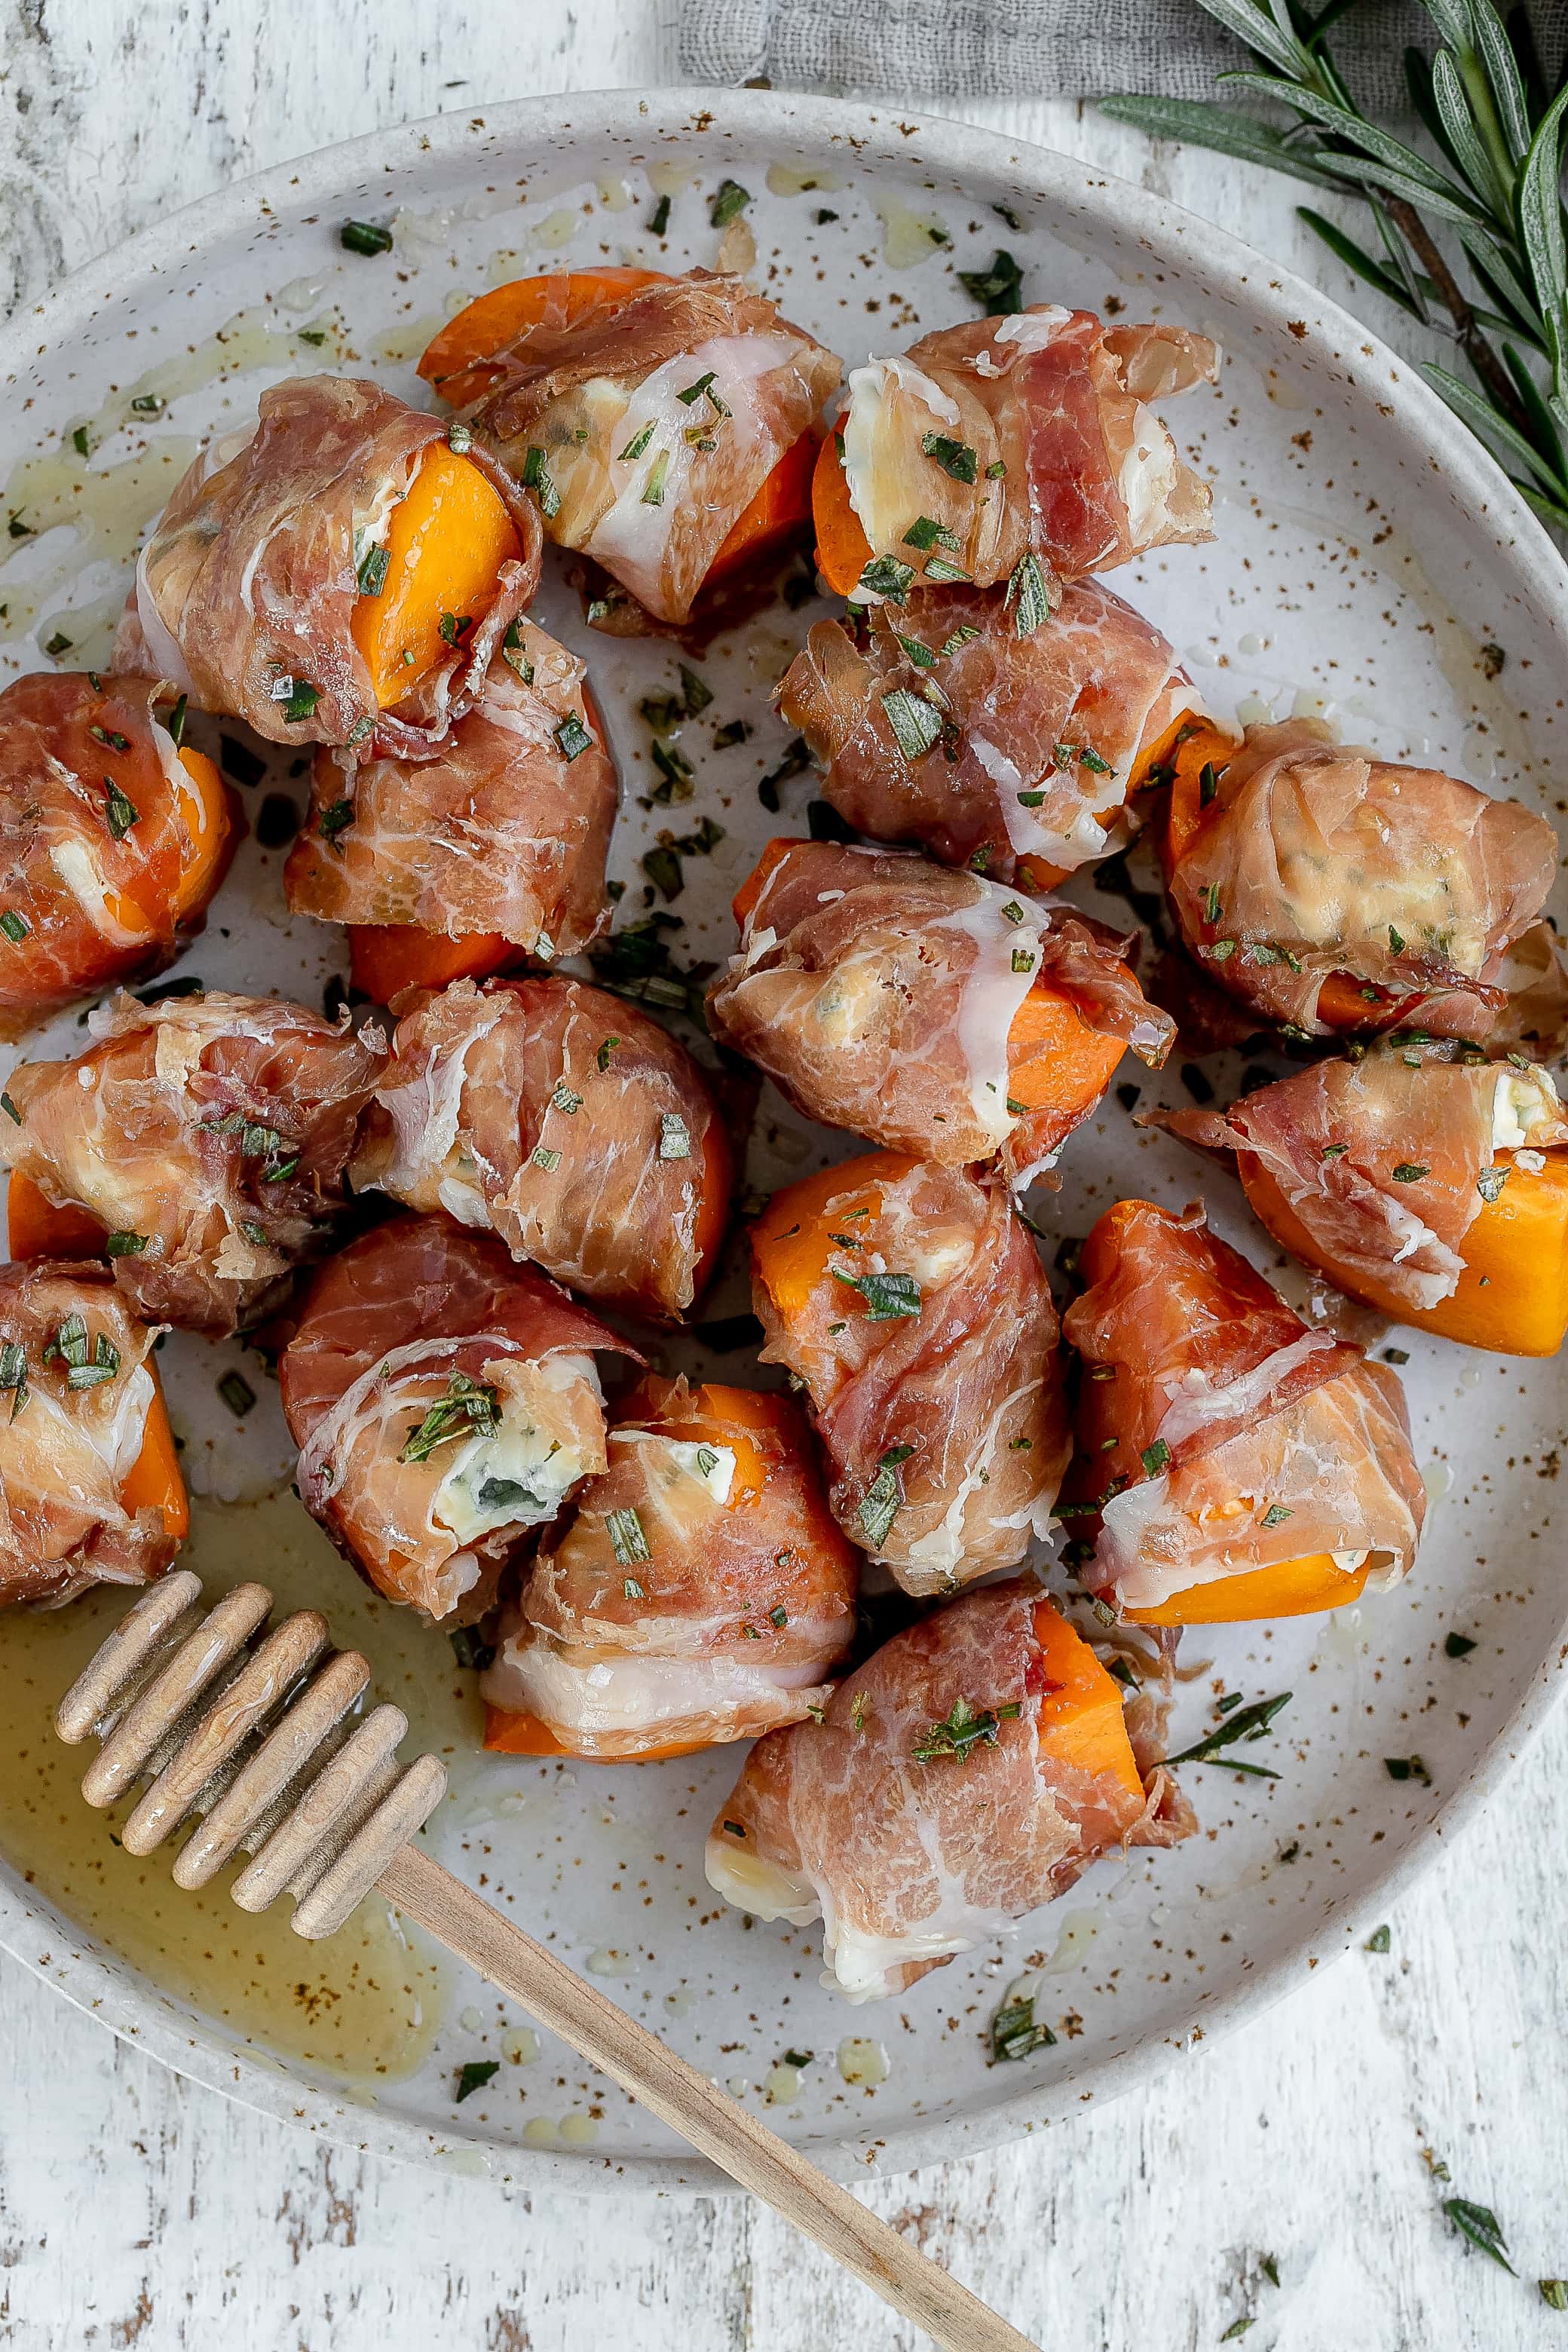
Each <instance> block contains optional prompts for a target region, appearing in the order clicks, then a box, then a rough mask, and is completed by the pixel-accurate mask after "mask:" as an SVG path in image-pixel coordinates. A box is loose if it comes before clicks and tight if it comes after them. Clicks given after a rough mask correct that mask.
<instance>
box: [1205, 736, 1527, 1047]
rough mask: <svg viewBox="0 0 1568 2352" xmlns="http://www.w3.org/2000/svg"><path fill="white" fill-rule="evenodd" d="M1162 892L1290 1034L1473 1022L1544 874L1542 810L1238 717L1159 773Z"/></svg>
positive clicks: (1471, 1030)
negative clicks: (1165, 807) (1230, 737)
mask: <svg viewBox="0 0 1568 2352" xmlns="http://www.w3.org/2000/svg"><path fill="white" fill-rule="evenodd" d="M1164 856H1165V870H1166V877H1167V882H1168V886H1169V889H1170V894H1171V904H1172V907H1173V909H1174V912H1175V916H1176V920H1177V922H1178V923H1179V924H1180V926H1181V931H1182V937H1183V939H1184V941H1185V943H1186V946H1187V950H1188V952H1189V954H1191V955H1192V956H1193V957H1194V960H1195V961H1196V962H1197V963H1198V965H1199V967H1200V969H1201V971H1202V972H1203V974H1204V976H1205V978H1206V979H1208V980H1211V981H1213V982H1215V983H1217V985H1218V986H1219V987H1221V988H1222V989H1224V990H1226V992H1228V993H1229V994H1230V995H1231V996H1233V997H1235V998H1237V999H1238V1000H1239V1001H1240V1002H1241V1003H1243V1004H1245V1005H1247V1007H1248V1008H1249V1009H1251V1010H1252V1011H1254V1012H1256V1013H1258V1014H1259V1015H1260V1016H1261V1018H1262V1019H1263V1020H1265V1021H1272V1022H1276V1023H1279V1024H1281V1025H1282V1026H1285V1027H1287V1028H1289V1029H1290V1030H1292V1031H1293V1032H1295V1033H1296V1034H1300V1035H1306V1036H1312V1037H1326V1036H1331V1035H1332V1034H1334V1033H1335V1032H1336V1031H1345V1030H1374V1029H1386V1028H1392V1027H1394V1026H1395V1025H1396V1024H1399V1023H1401V1022H1405V1023H1408V1022H1410V1021H1412V1020H1414V1019H1415V1018H1416V1017H1417V1016H1418V1017H1419V1019H1420V1021H1421V1023H1422V1024H1423V1026H1424V1027H1426V1028H1427V1029H1432V1030H1441V1031H1442V1032H1443V1033H1444V1034H1447V1035H1458V1036H1468V1037H1474V1036H1483V1035H1485V1034H1487V1032H1488V1030H1489V1028H1490V1026H1491V1025H1492V1024H1494V1022H1495V1021H1496V1020H1497V1018H1498V1016H1499V1014H1500V1013H1501V1012H1503V1011H1504V1010H1505V1008H1506V1006H1507V1003H1508V990H1507V987H1506V985H1505V984H1503V983H1504V980H1505V972H1506V965H1507V961H1508V956H1509V950H1510V948H1512V947H1513V946H1514V944H1515V942H1517V941H1519V940H1521V939H1522V938H1523V936H1524V935H1525V934H1526V933H1528V932H1529V931H1530V930H1531V928H1532V926H1534V925H1535V922H1536V918H1537V917H1538V916H1539V915H1540V913H1541V909H1542V906H1543V904H1544V903H1545V899H1546V894H1547V892H1548V890H1549V889H1550V888H1551V887H1552V881H1553V879H1554V878H1555V876H1556V872H1557V836H1556V835H1555V833H1554V832H1553V831H1552V826H1551V825H1550V824H1548V822H1547V820H1546V819H1545V818H1544V817H1543V816H1532V815H1531V814H1530V813H1529V812H1528V811H1527V810H1525V809H1522V808H1521V807H1519V805H1518V804H1517V803H1515V802H1513V801H1505V800H1493V799H1491V798H1489V795H1488V794H1487V793H1480V792H1477V791H1476V789H1475V787H1474V786H1473V785H1471V784H1465V783H1460V782H1458V780H1457V779H1456V778H1455V777H1453V776H1445V775H1442V774H1440V773H1439V772H1438V771H1437V770H1436V769H1435V768H1404V767H1396V766H1395V765H1394V763H1393V762H1392V761H1387V760H1380V759H1379V758H1378V757H1377V756H1376V754H1375V753H1374V752H1372V751H1364V750H1361V749H1358V748H1357V747H1356V746H1354V745H1351V744H1341V743H1336V742H1335V741H1334V740H1333V739H1332V737H1331V734H1330V732H1329V730H1328V729H1327V728H1326V727H1325V726H1323V725H1322V723H1321V721H1320V720H1318V719H1289V720H1287V721H1286V722H1285V723H1284V724H1283V725H1281V726H1276V727H1249V728H1248V729H1247V734H1246V738H1245V740H1244V741H1243V742H1242V744H1241V746H1240V748H1239V749H1238V750H1237V751H1235V752H1234V753H1233V755H1232V756H1231V758H1230V759H1229V761H1228V762H1226V761H1213V762H1211V763H1210V764H1209V765H1207V766H1206V767H1205V768H1204V769H1202V770H1201V771H1200V772H1199V773H1197V774H1195V775H1194V773H1193V772H1192V771H1191V769H1190V767H1189V768H1188V769H1186V770H1184V771H1183V772H1181V773H1180V774H1179V775H1178V776H1177V777H1176V779H1175V781H1174V782H1173V786H1172V792H1171V804H1170V817H1169V822H1168V826H1167V832H1166V839H1165V845H1164Z"/></svg>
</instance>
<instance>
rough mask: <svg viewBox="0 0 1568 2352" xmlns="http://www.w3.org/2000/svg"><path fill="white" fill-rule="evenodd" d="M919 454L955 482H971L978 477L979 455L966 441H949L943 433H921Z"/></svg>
mask: <svg viewBox="0 0 1568 2352" xmlns="http://www.w3.org/2000/svg"><path fill="white" fill-rule="evenodd" d="M921 455H922V456H923V457H930V458H931V460H932V461H933V462H934V463H935V464H936V465H938V466H940V467H942V472H943V473H944V474H947V475H950V476H951V477H952V480H953V481H955V482H973V481H974V480H975V479H976V478H978V476H979V472H980V457H979V453H978V451H976V450H974V449H972V448H971V447H970V445H969V443H968V442H967V441H953V440H950V439H949V437H948V436H947V435H946V434H945V433H922V434H921Z"/></svg>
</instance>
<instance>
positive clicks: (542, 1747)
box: [485, 1706, 707, 1764]
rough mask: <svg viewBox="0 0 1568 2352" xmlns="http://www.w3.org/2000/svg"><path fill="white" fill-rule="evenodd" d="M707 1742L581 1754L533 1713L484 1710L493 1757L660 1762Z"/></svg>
mask: <svg viewBox="0 0 1568 2352" xmlns="http://www.w3.org/2000/svg"><path fill="white" fill-rule="evenodd" d="M706 1744H707V1743H706V1742H705V1741H702V1740H697V1741H691V1740H674V1741H672V1742H671V1743H670V1745H669V1746H668V1748H642V1749H641V1750H639V1752H638V1753H637V1755H636V1756H584V1755H581V1754H579V1751H578V1750H577V1749H576V1748H563V1747H562V1745H561V1742H560V1741H559V1740H558V1739H557V1738H556V1737H555V1734H554V1733H553V1732H552V1730H551V1728H550V1727H549V1725H548V1724H546V1723H541V1721H540V1720H539V1717H537V1716H536V1715H511V1714H509V1713H508V1711H507V1710H506V1708H504V1707H500V1706H487V1707H486V1709H485V1748H486V1749H487V1751H488V1753H489V1754H490V1755H492V1756H572V1757H575V1758H576V1759H577V1761H578V1762H579V1763H580V1764H662V1763H664V1762H665V1761H666V1760H667V1759H668V1758H669V1757H671V1756H700V1754H701V1753H702V1751H703V1748H704V1747H705V1746H706Z"/></svg>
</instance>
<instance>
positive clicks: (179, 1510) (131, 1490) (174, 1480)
mask: <svg viewBox="0 0 1568 2352" xmlns="http://www.w3.org/2000/svg"><path fill="white" fill-rule="evenodd" d="M120 1500H121V1504H122V1505H123V1507H125V1509H126V1510H128V1511H133V1512H134V1511H148V1510H157V1511H162V1512H163V1528H164V1532H165V1533H166V1534H168V1535H171V1536H173V1537H174V1540H175V1542H176V1543H183V1542H184V1538H185V1537H186V1536H187V1535H188V1534H189V1533H190V1527H191V1507H190V1502H189V1500H188V1498H187V1496H186V1494H185V1482H184V1478H183V1476H182V1475H181V1474H180V1457H179V1454H178V1453H177V1452H176V1451H175V1447H174V1432H173V1430H172V1429H171V1428H170V1427H169V1414H168V1409H167V1407H166V1406H165V1404H164V1402H163V1386H162V1383H161V1382H160V1381H159V1380H158V1376H157V1374H156V1372H154V1373H153V1402H152V1403H151V1404H150V1405H149V1406H148V1408H147V1421H146V1425H145V1427H144V1428H143V1430H142V1451H141V1453H140V1454H138V1455H137V1456H136V1459H135V1461H134V1462H133V1463H132V1465H131V1467H130V1469H129V1470H128V1471H127V1473H126V1475H125V1476H124V1477H123V1478H122V1479H121V1482H120Z"/></svg>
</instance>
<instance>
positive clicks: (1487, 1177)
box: [1476, 1168, 1509, 1206]
mask: <svg viewBox="0 0 1568 2352" xmlns="http://www.w3.org/2000/svg"><path fill="white" fill-rule="evenodd" d="M1508 1174H1509V1171H1508V1170H1507V1169H1506V1168H1483V1169H1482V1170H1481V1172H1480V1174H1479V1176H1478V1177H1477V1178H1476V1190H1477V1192H1479V1194H1480V1196H1481V1198H1482V1200H1483V1201H1485V1202H1487V1204H1488V1206H1490V1204H1491V1202H1494V1201H1495V1200H1496V1199H1497V1198H1498V1196H1499V1194H1500V1192H1501V1191H1502V1188H1503V1186H1504V1185H1505V1184H1506V1183H1507V1182H1508Z"/></svg>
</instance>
